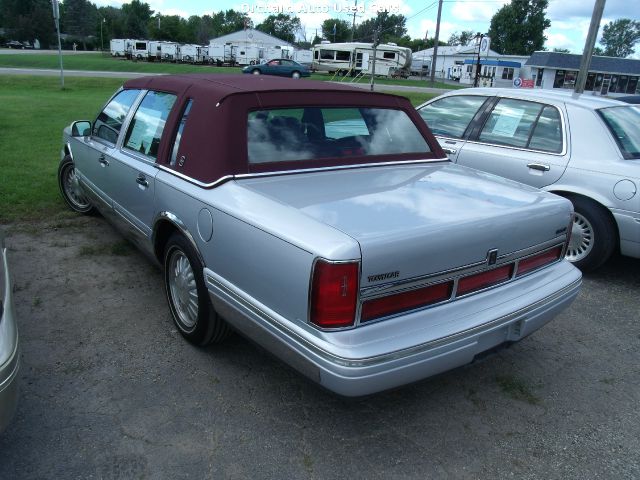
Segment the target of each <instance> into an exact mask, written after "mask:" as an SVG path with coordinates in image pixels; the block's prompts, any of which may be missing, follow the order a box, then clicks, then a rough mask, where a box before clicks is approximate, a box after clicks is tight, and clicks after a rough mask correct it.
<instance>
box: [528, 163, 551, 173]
mask: <svg viewBox="0 0 640 480" xmlns="http://www.w3.org/2000/svg"><path fill="white" fill-rule="evenodd" d="M527 167H529V168H532V169H533V170H540V171H541V172H548V171H549V170H551V167H550V166H549V165H545V164H544V163H527Z"/></svg>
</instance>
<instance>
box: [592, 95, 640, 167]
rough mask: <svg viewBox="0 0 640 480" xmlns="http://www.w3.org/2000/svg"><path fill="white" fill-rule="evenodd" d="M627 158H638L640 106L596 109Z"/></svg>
mask: <svg viewBox="0 0 640 480" xmlns="http://www.w3.org/2000/svg"><path fill="white" fill-rule="evenodd" d="M598 113H599V114H600V116H601V117H602V119H603V120H604V123H605V124H606V125H607V127H609V130H610V131H611V133H612V134H613V138H615V139H616V142H617V143H618V146H619V147H620V150H621V151H622V155H623V156H624V158H627V159H634V158H640V128H638V125H640V107H635V106H628V107H627V106H624V107H610V108H603V109H600V110H598Z"/></svg>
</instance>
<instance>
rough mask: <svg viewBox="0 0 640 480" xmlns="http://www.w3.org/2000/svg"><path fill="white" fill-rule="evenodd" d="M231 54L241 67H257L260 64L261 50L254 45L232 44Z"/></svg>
mask: <svg viewBox="0 0 640 480" xmlns="http://www.w3.org/2000/svg"><path fill="white" fill-rule="evenodd" d="M231 54H232V55H233V57H235V60H236V63H237V64H238V65H240V66H243V65H257V64H259V63H260V58H261V57H260V48H258V47H256V46H253V45H233V44H231Z"/></svg>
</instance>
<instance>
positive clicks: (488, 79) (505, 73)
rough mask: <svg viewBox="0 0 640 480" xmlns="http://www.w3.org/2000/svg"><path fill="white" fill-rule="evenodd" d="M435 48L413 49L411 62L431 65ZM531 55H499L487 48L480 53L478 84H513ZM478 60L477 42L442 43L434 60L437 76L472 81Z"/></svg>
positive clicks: (470, 82) (462, 81)
mask: <svg viewBox="0 0 640 480" xmlns="http://www.w3.org/2000/svg"><path fill="white" fill-rule="evenodd" d="M433 50H434V49H433V48H428V49H426V50H421V51H419V52H414V53H413V55H412V57H411V58H412V63H416V64H422V65H431V63H432V61H433ZM528 58H529V57H528V56H521V55H500V54H499V53H498V52H496V51H494V50H491V49H490V48H488V49H487V50H486V52H482V53H481V55H480V72H479V73H480V78H479V84H480V85H483V86H496V87H505V86H512V83H513V79H514V78H517V77H519V76H521V74H522V72H521V69H523V67H524V64H525V62H526V61H527V59H528ZM477 64H478V45H466V46H453V47H450V46H439V47H438V56H437V58H436V63H435V78H440V79H448V80H460V83H461V84H467V85H470V84H473V83H474V81H475V77H476V65H477ZM527 71H528V70H527Z"/></svg>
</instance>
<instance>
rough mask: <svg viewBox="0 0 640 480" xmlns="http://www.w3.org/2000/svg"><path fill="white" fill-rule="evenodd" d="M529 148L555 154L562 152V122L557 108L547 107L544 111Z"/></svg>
mask: <svg viewBox="0 0 640 480" xmlns="http://www.w3.org/2000/svg"><path fill="white" fill-rule="evenodd" d="M529 148H531V149H533V150H542V151H543V152H553V153H560V152H561V151H562V121H561V120H560V112H558V110H557V109H556V108H554V107H551V106H549V105H547V106H546V107H544V108H543V109H542V113H541V114H540V116H539V117H538V122H537V123H536V126H535V128H534V129H533V135H532V136H531V140H530V141H529Z"/></svg>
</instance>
